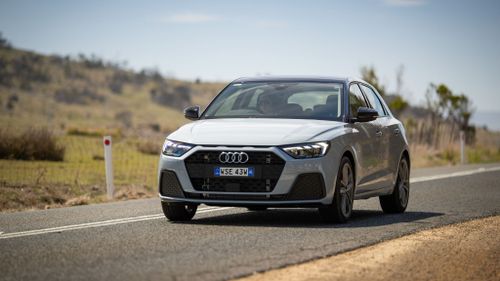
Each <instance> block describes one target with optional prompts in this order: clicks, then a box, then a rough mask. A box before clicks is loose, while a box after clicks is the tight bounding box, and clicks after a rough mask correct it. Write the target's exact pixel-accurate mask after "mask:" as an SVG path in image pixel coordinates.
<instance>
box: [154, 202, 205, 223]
mask: <svg viewBox="0 0 500 281" xmlns="http://www.w3.org/2000/svg"><path fill="white" fill-rule="evenodd" d="M161 208H162V209H163V214H165V217H167V219H168V220H170V221H189V220H191V219H192V218H193V217H194V215H195V214H196V210H197V209H198V206H197V205H193V204H183V203H171V202H161Z"/></svg>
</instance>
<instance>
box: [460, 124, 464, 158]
mask: <svg viewBox="0 0 500 281" xmlns="http://www.w3.org/2000/svg"><path fill="white" fill-rule="evenodd" d="M460 163H461V164H462V165H463V164H465V133H464V131H460Z"/></svg>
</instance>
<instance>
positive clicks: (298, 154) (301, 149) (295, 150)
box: [281, 142, 328, 159]
mask: <svg viewBox="0 0 500 281" xmlns="http://www.w3.org/2000/svg"><path fill="white" fill-rule="evenodd" d="M281 149H283V151H285V152H286V153H287V154H288V155H290V156H292V157H293V158H299V159H302V158H316V157H321V156H324V155H325V154H326V151H327V150H328V143H327V142H316V143H308V144H299V145H292V146H286V147H282V148H281Z"/></svg>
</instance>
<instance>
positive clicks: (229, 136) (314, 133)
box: [168, 118, 345, 146]
mask: <svg viewBox="0 0 500 281" xmlns="http://www.w3.org/2000/svg"><path fill="white" fill-rule="evenodd" d="M344 125H345V123H343V122H337V121H326V120H308V119H269V118H227V119H204V120H199V121H196V122H192V123H189V124H187V125H184V126H182V127H181V128H179V129H178V130H177V131H175V132H173V133H172V134H170V135H169V136H168V138H169V139H171V140H175V141H180V142H186V143H191V144H198V145H236V146H245V145H248V146H255V145H265V146H274V145H284V144H294V143H305V142H314V141H324V140H329V139H330V138H331V133H332V132H333V131H335V130H336V129H339V128H342V127H344Z"/></svg>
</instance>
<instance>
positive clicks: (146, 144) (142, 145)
mask: <svg viewBox="0 0 500 281" xmlns="http://www.w3.org/2000/svg"><path fill="white" fill-rule="evenodd" d="M161 146H162V143H161V142H155V141H151V140H148V141H141V142H138V143H137V150H138V151H139V152H141V153H144V154H151V155H159V154H160V152H161Z"/></svg>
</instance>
